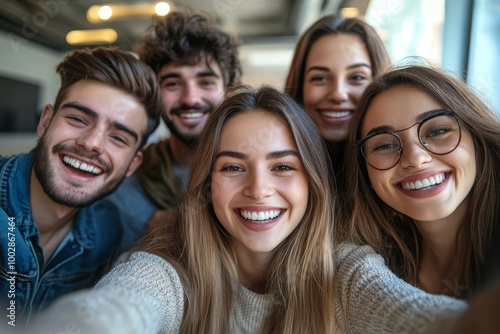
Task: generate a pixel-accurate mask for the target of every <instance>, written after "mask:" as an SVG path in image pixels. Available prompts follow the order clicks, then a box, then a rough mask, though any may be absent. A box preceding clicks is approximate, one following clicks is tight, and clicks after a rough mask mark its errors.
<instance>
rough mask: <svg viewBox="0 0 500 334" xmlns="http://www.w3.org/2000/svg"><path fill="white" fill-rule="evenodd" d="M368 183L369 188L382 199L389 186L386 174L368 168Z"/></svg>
mask: <svg viewBox="0 0 500 334" xmlns="http://www.w3.org/2000/svg"><path fill="white" fill-rule="evenodd" d="M367 171H368V182H370V185H371V187H372V188H373V190H374V191H375V192H376V193H377V195H378V196H379V197H380V198H382V199H384V197H385V196H384V195H385V193H386V191H385V190H384V189H387V187H388V186H390V182H389V178H388V176H387V175H386V173H384V172H382V171H378V170H375V169H373V168H371V167H368V169H367Z"/></svg>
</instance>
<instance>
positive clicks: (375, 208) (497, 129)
mask: <svg viewBox="0 0 500 334" xmlns="http://www.w3.org/2000/svg"><path fill="white" fill-rule="evenodd" d="M398 85H410V86H414V87H415V88H418V89H420V90H422V91H423V92H425V93H426V94H428V95H429V96H431V97H432V98H433V99H434V100H435V101H436V102H437V103H439V104H440V105H442V106H443V107H444V108H445V109H448V110H451V111H453V113H454V114H455V115H456V116H457V117H458V118H459V120H460V125H461V127H462V131H467V132H468V133H469V134H470V135H471V137H472V140H473V142H474V148H475V152H476V153H475V159H476V170H477V172H476V176H475V181H474V185H473V188H472V190H471V191H470V194H469V197H470V205H469V208H468V210H467V212H466V214H465V217H464V218H463V220H462V222H461V226H460V229H459V232H458V235H457V239H456V244H457V250H458V252H457V256H456V261H458V263H459V268H460V269H459V273H458V277H457V278H458V282H456V283H457V288H461V287H462V286H463V287H464V290H465V293H464V294H461V292H463V290H462V291H455V294H456V296H457V297H466V296H468V295H470V293H471V292H472V291H474V289H475V288H476V286H477V285H479V284H481V283H484V281H485V280H486V279H487V276H488V271H489V270H491V269H492V268H491V267H492V266H491V263H492V262H493V261H494V259H493V257H494V256H493V252H494V246H495V243H497V242H498V240H495V238H498V236H499V234H498V233H499V222H500V196H499V195H500V190H499V189H500V169H499V166H500V119H499V117H498V115H495V113H494V111H493V110H492V109H491V108H490V107H488V106H487V105H486V104H485V103H484V102H483V101H482V100H481V98H480V97H479V96H478V95H476V94H475V93H474V92H473V91H472V90H471V89H470V88H469V87H467V85H466V84H465V83H463V82H461V81H460V80H458V79H456V78H454V77H453V76H452V75H449V74H447V73H445V72H444V71H442V70H439V69H435V68H433V67H431V66H422V65H413V66H406V67H402V68H399V69H395V70H393V71H390V72H388V73H385V74H383V75H381V76H380V77H378V78H375V79H374V81H373V82H372V83H371V84H370V85H369V86H368V87H367V89H366V90H365V93H364V95H363V97H362V99H361V100H360V102H359V104H358V108H357V110H356V112H355V113H354V116H353V119H352V123H351V129H350V134H349V138H348V149H349V150H350V151H351V152H356V151H358V150H357V147H356V142H357V141H358V140H359V139H361V125H362V122H363V119H364V116H365V113H366V111H367V110H368V108H369V106H370V104H371V102H372V101H373V99H374V98H375V97H376V96H377V95H378V94H380V93H382V92H384V91H386V90H388V89H390V88H392V87H395V86H398ZM346 163H347V166H350V168H349V171H350V172H349V176H348V180H349V184H351V188H350V189H351V191H350V198H348V200H349V201H352V202H353V203H354V210H353V214H352V216H351V220H350V223H349V225H348V226H347V227H340V228H339V232H340V233H342V232H344V233H345V235H344V237H346V238H348V239H350V240H354V241H357V242H360V243H368V244H369V245H371V246H372V247H374V248H375V250H376V251H377V252H379V253H381V254H382V255H383V256H385V257H386V259H387V260H388V263H389V266H390V267H391V268H392V270H393V271H394V272H395V273H396V274H398V275H400V276H401V277H402V278H403V279H405V280H407V281H410V282H417V275H418V267H419V259H420V249H419V244H420V233H419V232H418V230H417V228H416V226H415V223H414V221H413V219H411V218H410V217H408V216H405V215H403V214H401V213H399V212H396V211H395V210H394V209H392V208H391V207H389V206H388V205H387V204H385V203H384V202H383V201H382V200H381V199H380V198H379V197H378V195H377V194H376V193H375V191H374V190H373V189H372V188H371V186H370V181H369V178H368V174H367V167H366V163H365V161H364V159H362V157H361V156H360V153H359V151H358V154H352V155H351V156H349V158H348V160H347V161H346ZM453 283H455V282H453Z"/></svg>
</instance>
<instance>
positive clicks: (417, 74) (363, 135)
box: [340, 66, 500, 298]
mask: <svg viewBox="0 0 500 334" xmlns="http://www.w3.org/2000/svg"><path fill="white" fill-rule="evenodd" d="M350 130H351V131H350V134H349V144H348V145H349V146H348V147H349V149H350V150H352V151H357V152H358V154H357V155H352V156H348V159H349V161H348V166H351V169H350V175H349V182H350V185H351V190H352V192H351V193H350V194H351V198H350V200H352V201H353V203H354V211H353V214H352V217H351V219H350V222H349V228H347V229H346V230H345V231H340V232H343V233H345V236H346V237H347V238H349V239H351V240H353V239H354V240H355V241H356V242H359V243H367V244H369V245H371V246H372V247H374V248H375V250H376V251H378V252H379V253H380V254H382V255H383V256H384V257H385V258H386V260H387V262H388V264H389V266H390V267H391V268H392V270H393V271H394V272H395V273H396V274H397V275H399V276H400V277H401V278H403V279H405V280H406V281H408V282H410V283H412V284H414V285H416V286H418V287H420V288H422V289H424V290H425V291H428V292H431V293H436V294H446V295H450V296H454V297H458V298H466V297H468V296H469V295H470V294H471V292H473V291H475V290H476V289H477V288H478V287H479V286H481V285H483V284H484V283H485V280H486V279H487V278H488V276H489V274H490V272H493V271H494V270H495V266H494V265H493V260H494V259H495V257H494V254H495V252H496V253H497V256H498V249H494V247H496V246H495V244H498V241H496V242H495V240H496V238H498V235H499V233H498V230H499V226H498V223H499V221H500V205H499V204H500V203H499V201H500V190H499V189H500V168H499V167H500V150H499V147H500V120H499V118H498V116H497V115H495V113H494V112H493V110H491V109H490V108H489V107H488V106H487V105H486V104H485V103H484V102H482V101H481V99H480V98H479V97H478V96H477V95H475V94H474V93H473V92H472V91H471V90H470V89H469V88H468V87H467V86H466V85H465V84H464V83H462V82H461V81H459V80H457V79H455V78H453V77H452V76H449V75H447V74H446V73H444V72H442V71H440V70H436V69H433V68H431V67H425V66H409V67H406V68H401V69H397V70H393V71H391V72H388V73H386V74H383V75H381V76H380V77H378V78H376V79H375V80H374V82H373V83H372V84H371V85H370V86H369V87H368V88H367V89H366V91H365V95H364V96H363V97H362V99H361V100H360V102H359V105H358V109H357V111H356V113H354V115H353V120H352V126H351V129H350ZM497 266H498V263H497ZM496 270H498V268H496Z"/></svg>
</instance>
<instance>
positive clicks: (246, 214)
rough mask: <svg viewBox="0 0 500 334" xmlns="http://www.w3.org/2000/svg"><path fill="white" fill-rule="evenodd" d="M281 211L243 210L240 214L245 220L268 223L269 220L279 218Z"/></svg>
mask: <svg viewBox="0 0 500 334" xmlns="http://www.w3.org/2000/svg"><path fill="white" fill-rule="evenodd" d="M280 213H281V210H269V211H259V212H256V211H244V210H241V211H240V214H241V216H242V217H243V218H245V219H248V220H255V221H267V220H269V219H274V218H276V217H278V216H279V215H280Z"/></svg>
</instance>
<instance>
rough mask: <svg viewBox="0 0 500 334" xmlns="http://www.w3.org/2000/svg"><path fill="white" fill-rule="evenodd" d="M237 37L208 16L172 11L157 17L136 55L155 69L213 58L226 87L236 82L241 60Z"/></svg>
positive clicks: (238, 76)
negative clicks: (170, 64)
mask: <svg viewBox="0 0 500 334" xmlns="http://www.w3.org/2000/svg"><path fill="white" fill-rule="evenodd" d="M238 45H239V43H238V41H237V40H236V38H234V37H232V36H231V35H229V34H228V33H226V32H224V31H222V30H221V29H219V28H218V27H217V26H216V25H215V23H214V22H213V21H211V20H210V19H209V18H208V17H207V16H204V15H201V14H192V13H190V12H185V11H184V12H172V13H170V14H169V15H167V16H165V17H157V18H156V19H155V21H154V22H153V24H152V25H151V27H150V34H149V35H147V36H146V37H145V38H144V40H143V41H142V43H141V44H140V45H139V46H138V47H137V50H136V51H137V53H138V54H139V58H140V59H141V60H143V61H144V62H145V63H146V64H148V65H149V66H150V67H151V68H152V69H153V71H155V73H158V71H159V70H160V68H161V67H162V66H163V65H165V64H169V63H172V62H174V63H178V64H183V65H184V64H194V63H197V62H200V61H205V62H206V63H207V65H208V61H209V60H212V59H213V60H215V61H216V62H217V64H218V65H219V67H220V69H221V72H222V75H223V79H224V85H225V87H226V88H229V87H232V86H234V85H236V84H238V83H239V81H240V77H241V64H240V61H239V59H238Z"/></svg>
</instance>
